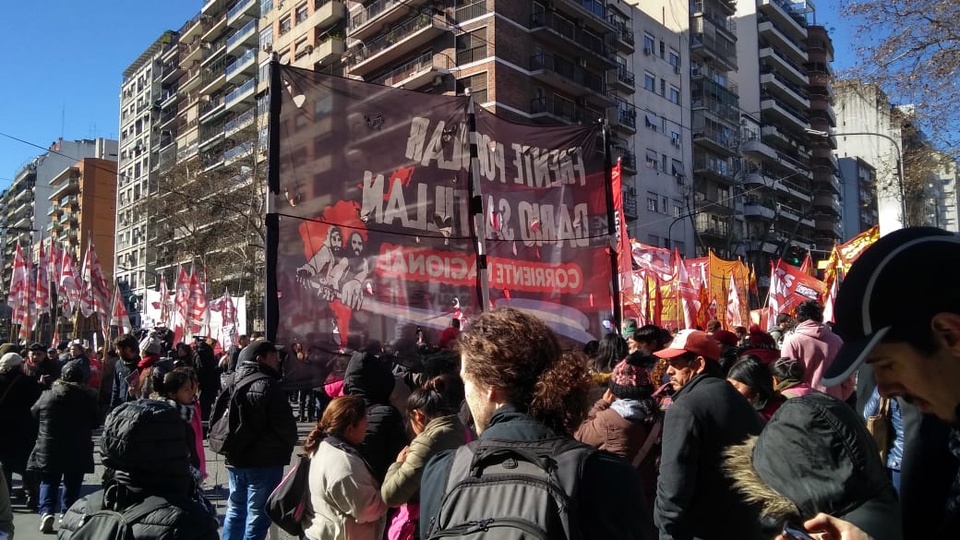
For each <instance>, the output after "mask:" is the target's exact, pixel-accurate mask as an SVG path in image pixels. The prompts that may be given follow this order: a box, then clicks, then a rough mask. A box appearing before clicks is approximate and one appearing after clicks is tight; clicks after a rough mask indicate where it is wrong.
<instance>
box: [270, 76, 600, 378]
mask: <svg viewBox="0 0 960 540" xmlns="http://www.w3.org/2000/svg"><path fill="white" fill-rule="evenodd" d="M273 66H274V68H275V69H276V70H277V72H276V73H275V74H274V76H273V78H274V88H276V84H278V83H279V85H280V87H281V88H282V91H280V92H278V93H279V94H280V95H279V96H276V95H275V96H273V97H274V99H279V100H280V103H279V107H278V108H279V111H278V114H277V111H272V113H274V114H277V116H276V119H275V121H276V126H275V127H274V128H272V133H271V146H270V151H271V154H272V155H271V159H270V164H271V167H275V169H276V174H271V182H272V185H271V192H272V195H271V196H272V201H271V205H272V206H271V208H270V210H269V212H272V213H273V214H274V215H276V216H278V218H277V219H278V223H277V225H276V227H277V231H276V238H275V240H271V236H270V235H269V234H268V268H267V274H268V279H267V283H268V287H269V286H271V284H275V285H274V286H275V289H276V291H275V293H276V305H275V309H270V308H269V307H268V329H267V331H268V335H271V336H273V337H274V339H275V340H276V341H277V342H278V343H281V344H285V345H290V344H293V343H300V344H301V345H302V346H303V349H304V351H305V352H306V354H305V356H304V358H303V360H304V361H303V362H293V361H289V362H287V363H286V365H285V366H284V371H285V375H286V376H287V379H288V382H290V383H291V384H297V383H296V381H298V380H299V381H301V382H302V384H306V383H307V382H308V381H311V380H312V382H316V379H317V378H319V377H320V376H321V375H322V376H325V372H326V371H327V370H329V369H330V365H331V361H332V360H336V358H337V356H338V355H340V354H342V353H344V352H346V351H350V350H358V349H362V348H364V347H368V346H370V345H371V344H374V343H375V342H378V343H380V344H382V345H384V346H386V347H388V349H390V350H391V351H393V352H396V353H397V354H398V355H400V356H407V355H414V354H415V352H416V346H417V338H418V330H420V331H421V332H422V334H423V336H424V337H425V338H426V339H427V340H428V341H431V342H433V343H436V342H437V336H438V335H439V333H440V331H441V330H442V329H443V328H445V327H446V326H448V325H449V324H450V320H451V318H453V317H457V318H462V319H466V320H467V321H468V322H469V320H470V318H471V317H475V316H476V315H477V314H478V313H479V311H481V306H480V305H479V304H478V290H479V289H478V285H479V284H478V280H477V276H478V271H477V257H476V245H477V242H476V235H475V233H474V231H473V227H472V226H471V220H472V217H473V216H472V215H471V208H470V204H469V196H470V194H471V193H470V191H471V190H470V189H469V184H470V182H469V181H470V178H469V172H468V171H469V169H470V145H469V140H470V137H469V133H468V127H467V126H468V125H469V124H468V115H467V110H468V104H469V98H468V97H462V96H459V97H458V96H441V95H432V94H425V93H420V92H411V91H406V90H402V89H396V88H390V87H383V86H379V85H373V84H367V83H363V82H360V81H354V80H349V79H345V78H340V77H335V76H331V75H326V74H320V73H314V72H312V71H307V70H301V69H297V68H292V67H288V66H278V65H277V64H273ZM277 79H279V81H278V80H277ZM274 108H277V107H276V105H274ZM271 116H272V120H274V118H273V114H272V115H271ZM476 126H477V132H478V134H479V136H478V143H479V144H478V145H477V153H478V158H479V163H480V182H479V190H480V194H481V195H482V199H483V203H484V204H483V206H484V208H483V209H482V212H483V214H482V215H483V219H484V220H485V223H486V231H487V236H486V239H485V240H486V245H487V250H488V254H489V257H488V265H487V266H488V279H489V290H490V301H491V304H492V305H494V306H500V305H512V306H515V307H518V308H521V309H526V310H530V311H534V312H536V313H537V314H538V315H540V316H542V317H544V318H545V319H547V321H548V323H550V324H551V327H553V328H554V330H556V331H557V332H558V334H560V335H562V336H566V337H567V338H569V339H571V340H573V341H578V342H582V341H586V340H587V339H595V337H596V336H598V335H600V333H601V329H602V326H601V323H602V320H603V317H604V316H606V317H609V313H610V309H611V297H610V279H611V269H610V263H609V255H608V254H607V253H608V252H606V251H605V249H607V248H609V245H610V242H609V235H608V234H606V231H607V222H606V217H605V216H606V204H607V203H606V201H605V200H604V197H603V194H604V191H603V186H604V184H603V170H602V163H603V155H602V153H600V152H599V148H598V146H597V144H596V140H597V138H598V135H599V130H598V128H594V127H581V126H570V127H556V128H553V127H550V128H547V127H543V126H523V125H517V124H512V123H509V122H506V121H505V120H503V119H500V118H498V117H496V116H495V115H493V114H491V113H488V112H486V111H483V110H479V112H478V113H477V115H476ZM269 217H270V216H269V215H268V218H269ZM269 226H270V220H269V219H268V227H269ZM274 258H275V263H274V262H271V261H272V260H274ZM270 294H271V291H270V289H269V288H268V300H269V295H270ZM484 307H490V306H484ZM301 364H303V365H301ZM304 365H305V366H309V369H304ZM317 366H319V367H317Z"/></svg>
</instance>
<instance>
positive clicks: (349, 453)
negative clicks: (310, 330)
mask: <svg viewBox="0 0 960 540" xmlns="http://www.w3.org/2000/svg"><path fill="white" fill-rule="evenodd" d="M366 431H367V411H366V404H365V403H364V401H363V400H362V399H360V398H358V397H354V396H343V397H339V398H337V399H334V400H333V401H331V402H330V404H329V405H327V408H326V409H325V410H324V411H323V417H321V418H320V422H318V423H317V425H316V427H315V428H314V429H313V431H311V432H310V435H308V436H307V441H306V444H304V446H303V449H304V451H305V452H307V454H309V455H310V456H311V458H310V472H309V479H308V486H309V492H310V504H309V505H308V506H307V510H306V512H305V513H304V517H303V521H302V525H303V538H307V539H309V540H380V539H381V538H382V537H383V529H384V525H385V523H386V519H385V516H386V513H387V505H386V504H385V503H384V502H383V499H382V498H381V497H380V484H379V483H378V482H377V480H376V479H375V478H374V477H373V473H372V471H371V469H370V466H369V464H368V463H367V462H366V461H365V460H364V459H363V456H362V455H361V454H360V451H359V450H358V446H359V444H360V442H361V441H363V438H364V436H365V434H366Z"/></svg>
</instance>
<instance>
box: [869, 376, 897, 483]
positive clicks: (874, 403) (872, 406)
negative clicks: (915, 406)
mask: <svg viewBox="0 0 960 540" xmlns="http://www.w3.org/2000/svg"><path fill="white" fill-rule="evenodd" d="M879 410H880V393H879V392H878V391H877V389H876V388H874V389H873V394H872V395H871V396H870V399H869V400H867V404H866V405H865V406H864V407H863V417H864V419H866V418H869V417H871V416H874V415H875V414H877V412H878V411H879ZM890 423H891V425H893V445H892V446H891V447H890V452H889V453H888V454H887V468H888V469H892V470H894V471H899V470H900V463H901V462H902V461H903V417H901V416H900V404H899V403H897V400H896V399H891V400H890Z"/></svg>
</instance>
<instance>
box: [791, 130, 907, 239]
mask: <svg viewBox="0 0 960 540" xmlns="http://www.w3.org/2000/svg"><path fill="white" fill-rule="evenodd" d="M805 131H806V132H807V134H809V135H814V136H817V137H823V138H827V137H830V136H833V137H855V136H862V137H880V138H881V139H886V140H888V141H890V144H892V145H893V149H894V150H896V152H897V173H898V175H899V178H898V179H897V188H898V190H899V191H900V226H901V227H905V226H906V225H907V195H906V191H905V190H904V186H903V181H904V176H903V153H902V152H901V151H900V143H899V142H897V140H896V139H894V138H893V137H891V136H889V135H884V134H883V133H873V132H870V131H855V132H846V133H830V132H827V131H822V130H819V129H809V128H808V129H806V130H805Z"/></svg>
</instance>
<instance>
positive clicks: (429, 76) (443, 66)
mask: <svg viewBox="0 0 960 540" xmlns="http://www.w3.org/2000/svg"><path fill="white" fill-rule="evenodd" d="M451 64H452V62H451V61H450V59H449V58H447V57H446V55H441V54H436V55H435V54H434V53H433V52H432V51H427V52H425V53H423V54H421V55H420V56H419V57H417V58H414V59H413V60H411V61H409V62H407V63H405V64H403V65H401V66H399V67H397V68H394V69H392V70H390V71H388V72H387V73H385V74H384V75H382V76H380V77H377V78H375V79H371V80H370V82H372V83H374V84H382V85H384V86H396V87H399V88H406V89H408V90H416V89H418V88H421V87H423V86H426V85H428V84H434V83H435V82H436V79H437V77H441V76H443V75H448V74H450V73H451V69H452V65H451Z"/></svg>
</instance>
